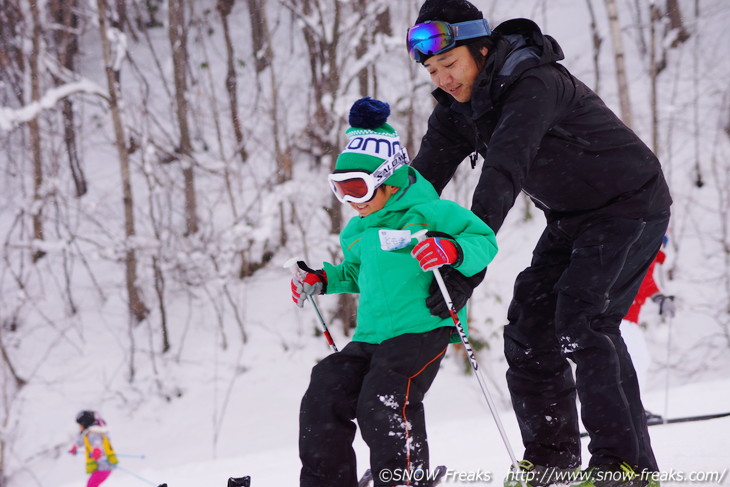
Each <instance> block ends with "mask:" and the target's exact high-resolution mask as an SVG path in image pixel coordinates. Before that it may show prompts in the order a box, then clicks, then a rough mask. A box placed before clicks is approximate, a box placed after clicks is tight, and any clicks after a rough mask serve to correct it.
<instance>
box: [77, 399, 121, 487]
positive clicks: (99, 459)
mask: <svg viewBox="0 0 730 487" xmlns="http://www.w3.org/2000/svg"><path fill="white" fill-rule="evenodd" d="M76 422H77V423H78V424H79V430H80V433H79V436H78V439H77V440H76V444H74V445H73V446H72V447H71V449H70V450H69V453H71V454H72V455H76V452H77V447H84V453H85V457H86V473H88V474H91V475H90V476H89V481H88V483H87V484H86V487H98V486H99V485H101V484H102V482H104V481H105V480H106V479H107V478H108V477H109V475H111V473H112V469H113V468H114V466H115V465H116V464H117V463H118V461H117V455H116V454H115V453H114V449H113V448H112V445H111V442H110V441H109V430H108V428H107V427H106V423H105V422H104V420H103V419H102V418H101V416H99V414H98V413H96V412H94V411H81V412H80V413H79V414H77V415H76Z"/></svg>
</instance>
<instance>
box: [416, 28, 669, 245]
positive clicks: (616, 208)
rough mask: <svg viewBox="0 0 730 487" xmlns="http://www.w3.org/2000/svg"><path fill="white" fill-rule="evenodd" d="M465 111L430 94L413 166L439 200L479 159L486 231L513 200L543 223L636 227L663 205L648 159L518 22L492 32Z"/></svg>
mask: <svg viewBox="0 0 730 487" xmlns="http://www.w3.org/2000/svg"><path fill="white" fill-rule="evenodd" d="M495 33H496V34H499V40H498V43H497V47H496V48H495V49H493V50H492V51H491V52H490V53H489V54H488V56H487V62H486V65H485V66H484V69H483V70H482V72H481V73H480V75H479V76H478V78H477V80H476V82H475V84H474V89H473V91H472V99H471V102H468V103H459V102H456V101H455V100H454V99H453V98H452V97H451V96H450V95H448V94H446V93H445V92H444V91H442V90H440V89H437V90H435V91H434V92H433V95H434V97H435V98H436V99H437V101H438V104H437V106H436V108H434V111H433V113H432V114H431V117H430V118H429V121H428V130H427V132H426V135H425V136H424V137H423V140H422V142H421V147H420V150H419V152H418V155H417V156H416V157H415V159H414V160H413V167H415V168H416V169H418V171H420V172H421V174H423V176H425V177H426V179H428V180H429V181H431V183H433V185H434V186H435V187H436V190H437V191H439V193H440V192H441V191H442V190H443V188H444V187H445V186H446V184H447V183H448V182H449V180H450V179H451V177H452V176H453V175H454V172H455V171H456V168H457V166H458V165H459V164H460V163H461V162H462V161H463V160H464V159H465V158H466V157H467V156H468V155H469V154H470V153H472V152H474V151H478V152H479V153H480V154H481V155H482V156H483V157H484V165H483V168H482V171H481V176H480V179H479V183H478V185H477V187H476V190H475V192H474V198H473V201H472V210H473V211H474V212H475V213H476V214H477V215H478V216H479V217H481V218H482V219H483V220H484V221H485V222H486V223H487V224H488V225H489V226H490V227H491V228H492V229H493V230H494V231H497V230H498V229H499V228H500V227H501V226H502V223H503V221H504V218H505V216H506V215H507V212H508V211H509V209H510V208H511V207H512V205H513V204H514V202H515V199H516V198H517V195H518V194H519V192H520V191H524V192H525V193H527V194H528V195H529V196H530V197H531V198H532V200H533V201H534V202H535V204H536V205H537V206H538V207H539V208H540V209H542V210H543V211H544V212H545V213H546V216H547V218H548V219H549V220H552V219H556V218H561V217H563V216H573V215H575V216H578V217H587V218H588V219H592V218H593V217H599V216H601V215H604V216H623V217H626V218H642V217H647V216H650V215H652V214H654V213H657V212H659V211H661V210H664V209H666V208H668V207H669V205H670V204H671V201H672V200H671V197H670V195H669V188H668V187H667V183H666V181H665V179H664V175H663V173H662V170H661V166H660V164H659V161H658V160H657V158H656V156H655V155H654V154H653V153H652V151H651V150H650V149H649V148H648V147H647V146H646V145H645V144H644V143H643V142H642V141H641V140H640V139H639V137H638V136H637V135H636V134H634V132H632V131H631V129H629V128H628V127H627V126H626V125H624V124H623V123H622V122H621V121H620V120H619V119H618V117H617V116H616V115H615V114H614V113H613V112H612V111H611V110H610V109H609V108H608V107H606V105H605V104H604V103H603V101H602V100H601V99H600V98H599V97H598V96H597V95H596V94H595V93H594V92H593V91H592V90H591V89H590V88H588V87H587V86H585V85H584V84H583V83H582V82H580V81H579V80H578V79H576V78H575V77H573V76H572V75H571V74H570V73H569V72H568V70H567V69H565V68H564V67H563V66H561V65H559V64H557V61H559V60H561V59H563V52H562V50H561V48H560V46H559V45H558V43H557V42H556V41H555V40H554V39H552V38H551V37H550V36H546V35H543V34H542V32H540V29H539V27H538V26H537V25H536V24H535V23H534V22H532V21H531V20H527V19H514V20H509V21H507V22H504V23H503V24H501V25H500V26H499V27H497V28H496V29H495Z"/></svg>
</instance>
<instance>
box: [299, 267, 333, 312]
mask: <svg viewBox="0 0 730 487" xmlns="http://www.w3.org/2000/svg"><path fill="white" fill-rule="evenodd" d="M297 266H298V269H297V270H296V271H294V277H292V279H291V299H292V301H294V303H295V304H296V305H297V306H299V307H300V308H302V307H304V301H305V300H306V299H307V296H312V295H313V294H324V293H325V291H326V290H327V274H326V273H325V272H324V271H323V270H322V269H319V270H314V269H310V268H309V266H307V264H305V263H304V261H301V260H300V261H298V262H297Z"/></svg>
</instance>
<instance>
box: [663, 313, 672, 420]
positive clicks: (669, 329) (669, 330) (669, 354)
mask: <svg viewBox="0 0 730 487" xmlns="http://www.w3.org/2000/svg"><path fill="white" fill-rule="evenodd" d="M672 321H673V320H672V318H671V317H669V318H667V319H666V322H667V365H666V376H665V378H664V417H663V418H662V419H663V422H665V423H666V422H667V420H668V419H669V369H670V367H669V361H670V360H671V357H672Z"/></svg>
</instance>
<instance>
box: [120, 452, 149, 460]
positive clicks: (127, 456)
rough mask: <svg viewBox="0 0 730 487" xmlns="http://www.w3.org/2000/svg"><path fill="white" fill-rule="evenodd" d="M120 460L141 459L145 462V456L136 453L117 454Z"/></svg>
mask: <svg viewBox="0 0 730 487" xmlns="http://www.w3.org/2000/svg"><path fill="white" fill-rule="evenodd" d="M117 457H118V458H139V459H140V460H144V458H145V456H144V455H137V454H134V453H117Z"/></svg>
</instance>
